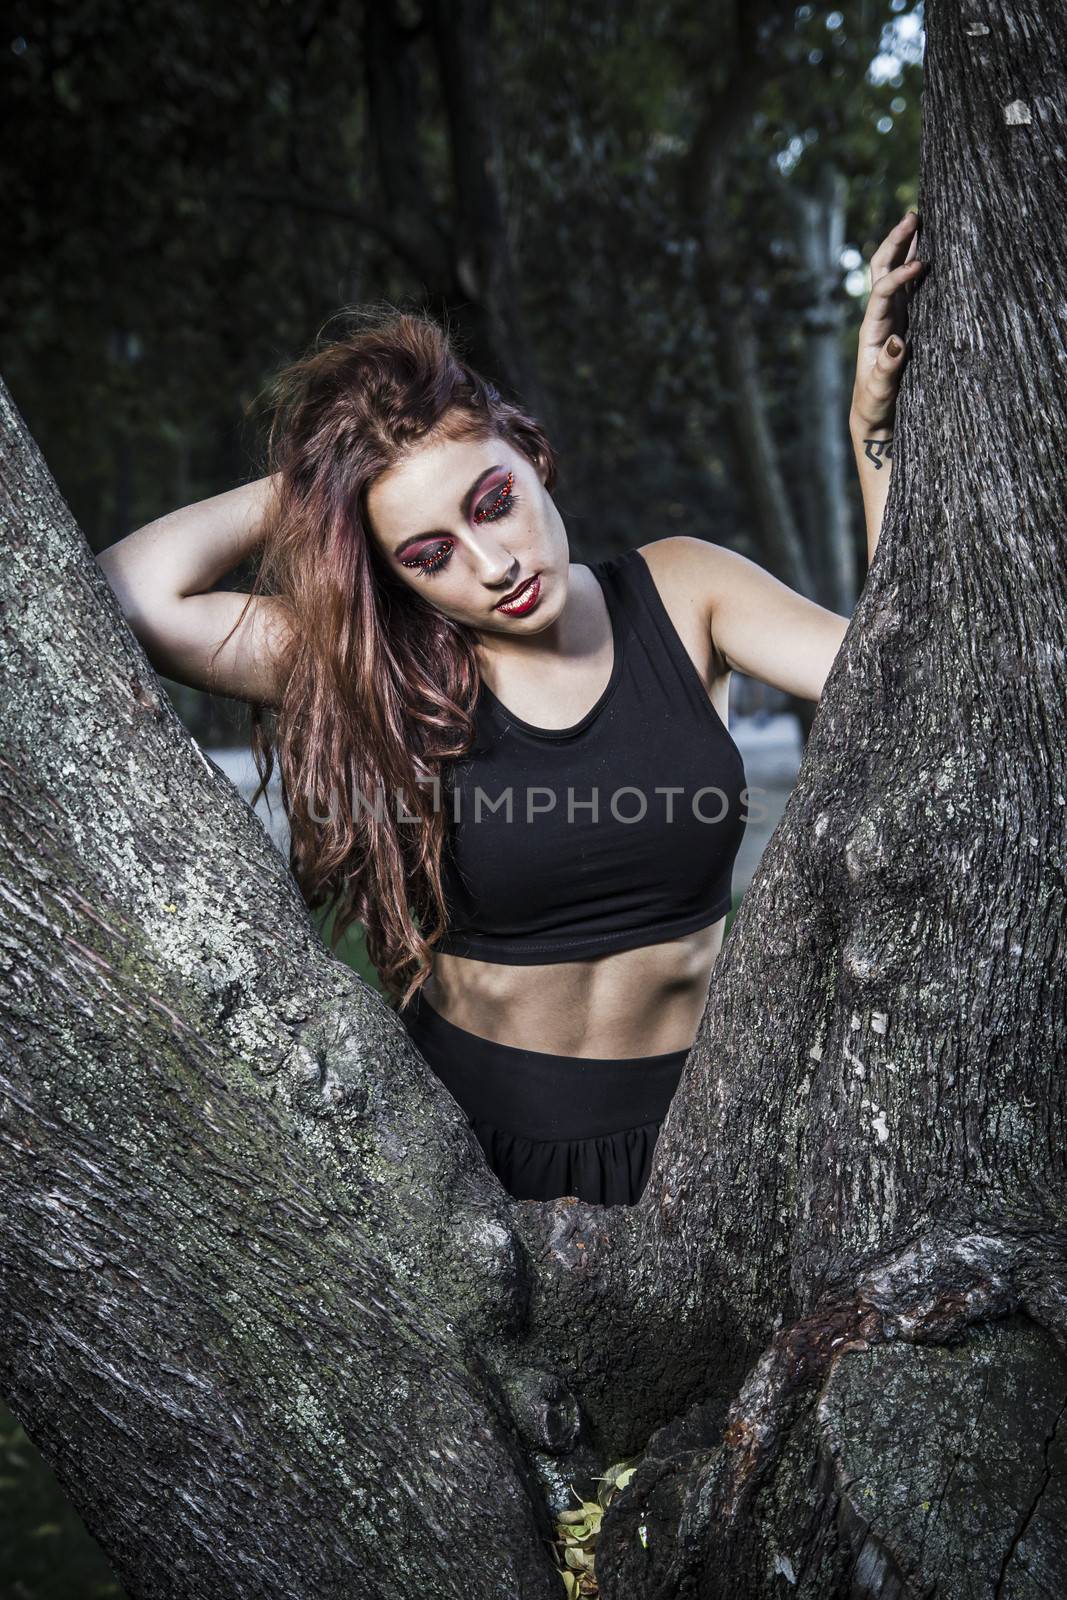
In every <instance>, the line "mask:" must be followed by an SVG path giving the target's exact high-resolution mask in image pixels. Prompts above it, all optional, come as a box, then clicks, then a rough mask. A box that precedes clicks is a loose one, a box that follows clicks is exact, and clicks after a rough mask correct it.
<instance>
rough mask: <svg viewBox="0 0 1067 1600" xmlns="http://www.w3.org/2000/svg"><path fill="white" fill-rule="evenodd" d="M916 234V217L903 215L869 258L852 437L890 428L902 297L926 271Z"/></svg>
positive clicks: (901, 349)
mask: <svg viewBox="0 0 1067 1600" xmlns="http://www.w3.org/2000/svg"><path fill="white" fill-rule="evenodd" d="M918 228H919V217H918V213H917V212H915V211H909V212H907V213H906V215H905V216H904V217H903V218H902V219H901V220H900V222H898V223H897V225H896V227H895V228H894V229H893V230H892V231H891V232H890V233H888V234H886V237H885V238H884V239H883V240H882V242H881V244H880V245H879V246H878V248H877V250H876V251H875V252H874V254H873V255H872V257H871V262H870V266H871V293H870V297H869V298H868V301H867V309H866V311H865V312H864V314H863V321H862V322H861V324H860V331H859V348H858V350H857V352H856V380H855V384H854V386H853V390H852V410H851V413H850V418H849V421H850V424H851V426H852V431H853V432H854V433H855V432H862V433H864V434H872V433H877V432H879V431H884V430H886V429H891V428H892V426H893V417H894V413H895V412H896V406H897V390H898V389H899V387H900V377H901V373H902V372H903V370H904V362H905V360H906V357H907V352H908V343H907V339H906V337H905V336H906V333H907V294H908V290H909V288H910V286H911V285H912V284H913V283H915V282H916V281H917V280H918V279H919V278H921V277H922V274H923V270H924V269H925V267H926V265H927V263H926V262H925V261H921V260H920V259H919V258H918V256H917V255H916V249H917V246H918V240H919V232H918Z"/></svg>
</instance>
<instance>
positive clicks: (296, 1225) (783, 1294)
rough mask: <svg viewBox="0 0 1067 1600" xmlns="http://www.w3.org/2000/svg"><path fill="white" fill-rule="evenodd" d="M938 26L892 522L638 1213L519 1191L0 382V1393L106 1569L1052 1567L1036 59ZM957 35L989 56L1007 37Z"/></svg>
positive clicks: (353, 1572)
mask: <svg viewBox="0 0 1067 1600" xmlns="http://www.w3.org/2000/svg"><path fill="white" fill-rule="evenodd" d="M987 16H989V17H990V19H991V20H990V21H988V22H986V21H982V22H980V23H979V22H977V21H973V22H972V21H968V20H965V19H961V18H960V16H959V14H958V13H957V11H956V9H955V8H954V7H953V6H952V5H950V4H949V3H948V0H941V3H940V4H939V5H937V6H935V7H933V8H931V12H930V15H929V19H928V20H929V27H930V37H929V53H928V77H927V88H926V128H925V134H924V140H925V142H924V157H923V174H922V197H921V211H922V214H923V218H924V226H923V240H922V244H923V252H924V254H925V255H926V256H928V257H929V259H930V260H931V263H932V266H931V270H930V273H929V275H928V277H927V280H926V282H925V283H924V285H923V287H922V289H921V290H920V292H919V294H918V295H917V297H916V305H915V320H914V323H913V338H914V350H913V355H912V358H911V361H910V363H909V368H908V372H907V376H906V379H905V385H904V393H903V396H902V401H901V415H900V428H899V434H898V446H897V455H896V459H895V467H894V474H893V483H892V491H891V497H890V503H889V506H888V509H887V515H886V526H885V531H884V533H883V537H882V541H881V543H880V545H879V549H878V552H877V556H876V559H875V562H874V565H873V568H872V571H871V573H870V576H869V578H868V581H867V584H866V587H865V589H864V592H863V594H862V596H861V599H860V602H859V605H858V606H857V609H856V612H855V614H854V616H853V619H852V623H851V626H850V628H849V631H848V634H847V636H846V638H845V641H844V644H843V646H842V649H841V653H840V655H839V657H838V660H837V661H836V663H835V665H834V668H833V670H832V672H831V674H830V679H829V682H828V684H827V687H826V693H825V695H824V698H823V701H822V703H821V704H820V707H819V711H818V715H817V717H816V721H815V726H814V729H813V732H812V737H811V741H810V744H809V748H808V750H807V753H806V756H805V760H804V763H803V766H802V769H801V773H800V776H799V779H798V782H797V785H796V788H795V790H794V793H793V795H792V797H791V800H790V804H789V807H788V809H787V812H786V815H785V817H784V819H783V821H782V823H781V825H780V827H779V829H778V830H777V832H776V834H775V836H774V838H773V839H772V841H771V843H770V845H769V846H768V848H767V851H766V852H765V854H764V856H763V859H762V862H761V865H760V868H759V871H758V873H757V875H756V878H755V879H754V881H753V883H752V885H751V887H750V889H749V891H748V893H747V895H746V898H745V903H744V905H743V907H742V908H741V911H740V913H739V915H738V917H737V920H736V922H735V924H734V927H733V930H732V932H731V935H730V938H729V940H728V942H727V945H726V947H725V950H724V952H723V955H722V957H721V959H720V961H719V962H718V964H717V967H716V970H715V975H714V981H713V984H712V987H711V990H710V993H709V997H708V1004H707V1007H706V1009H705V1013H704V1017H703V1019H702V1021H701V1025H700V1028H699V1031H698V1035H697V1039H696V1041H695V1044H694V1047H693V1051H692V1053H691V1056H690V1060H689V1062H688V1064H687V1069H686V1072H685V1074H684V1077H683V1080H682V1083H681V1085H680V1087H679V1090H678V1093H677V1095H676V1097H675V1100H674V1102H673V1104H672V1106H671V1109H670V1112H669V1114H668V1117H667V1120H666V1122H665V1124H664V1129H663V1133H662V1135H661V1139H660V1142H659V1145H658V1148H657V1152H656V1158H655V1162H654V1166H653V1171H652V1176H651V1179H650V1181H649V1186H648V1189H647V1191H646V1193H645V1195H644V1196H643V1198H642V1201H641V1203H640V1204H639V1205H637V1206H635V1207H633V1208H629V1209H628V1208H617V1209H606V1208H598V1207H592V1206H586V1205H580V1204H577V1203H574V1202H572V1201H569V1200H560V1201H556V1202H554V1203H552V1204H551V1205H539V1204H537V1203H534V1202H527V1203H519V1202H514V1201H512V1200H510V1198H509V1197H508V1196H506V1195H505V1194H504V1193H503V1192H502V1190H501V1189H500V1187H499V1185H498V1184H497V1183H496V1181H495V1179H493V1177H492V1176H491V1174H489V1172H488V1171H487V1169H486V1167H485V1165H484V1162H483V1160H482V1157H481V1152H480V1149H479V1147H478V1145H477V1143H476V1141H475V1139H474V1137H473V1134H472V1133H471V1132H470V1130H469V1129H468V1128H467V1127H466V1124H465V1120H464V1118H463V1116H462V1114H461V1112H460V1111H459V1108H458V1107H457V1106H456V1105H455V1103H454V1102H453V1101H452V1100H451V1098H450V1097H449V1096H448V1094H447V1092H446V1091H445V1090H444V1088H443V1086H442V1085H440V1084H439V1082H438V1081H437V1080H436V1079H435V1077H434V1076H433V1074H432V1073H431V1072H430V1071H429V1069H428V1068H427V1067H426V1065H425V1063H424V1062H423V1061H422V1060H421V1058H420V1057H419V1056H418V1054H417V1053H416V1052H415V1050H414V1049H413V1047H412V1046H411V1044H410V1041H409V1040H408V1039H407V1036H406V1034H405V1032H404V1030H403V1028H402V1026H401V1024H400V1023H399V1021H398V1019H397V1018H395V1016H393V1015H392V1013H391V1012H389V1010H388V1008H387V1007H386V1006H385V1004H384V1002H383V1001H382V1000H381V999H380V997H379V996H378V995H377V994H375V993H374V992H373V991H371V990H370V989H369V988H368V987H367V986H366V985H364V984H363V983H362V982H361V981H360V980H359V979H358V978H357V977H356V976H355V974H353V973H351V972H349V971H348V970H347V969H346V968H344V967H343V966H341V965H340V964H339V963H337V962H336V961H334V960H333V959H332V958H331V957H330V955H329V954H328V952H327V951H326V950H325V949H324V948H323V946H322V944H321V942H320V941H319V940H318V939H317V936H316V935H315V934H314V930H313V928H312V926H311V924H310V922H309V919H308V917H307V915H306V912H305V909H304V907H303V905H302V903H301V901H300V898H299V895H298V894H297V893H296V891H295V888H294V885H293V883H292V881H291V880H290V878H289V877H288V875H287V874H286V873H285V871H284V868H283V865H282V863H281V862H280V860H279V858H278V856H277V854H276V852H274V850H273V848H272V847H271V845H270V844H269V842H268V841H267V840H266V838H265V836H264V835H263V834H262V832H261V830H260V828H259V826H258V824H257V823H256V821H255V820H254V819H253V818H252V817H251V816H250V815H249V814H248V812H247V810H246V808H245V807H244V806H243V804H242V803H241V802H240V800H239V799H238V798H237V797H236V795H235V794H234V793H233V791H232V790H231V789H230V788H229V786H228V785H227V784H226V783H225V782H223V780H222V779H221V778H220V776H219V774H218V773H217V771H216V770H214V769H213V768H211V766H210V765H209V764H208V763H207V762H206V761H205V760H204V759H203V758H202V757H201V755H200V752H199V750H198V749H197V747H196V746H195V745H194V744H193V743H192V742H191V740H190V739H189V737H188V735H187V734H186V733H185V732H184V730H183V729H182V727H181V726H180V724H179V723H178V722H177V720H176V719H175V717H174V716H173V715H172V713H171V712H170V710H169V707H168V706H167V705H166V703H165V701H164V698H163V696H162V695H161V693H160V690H159V686H158V684H157V683H156V681H155V680H154V677H153V675H152V673H151V671H150V669H149V667H148V664H147V662H146V661H145V658H144V655H143V653H142V652H141V651H140V649H139V647H138V646H137V644H136V643H135V641H134V640H133V639H132V637H131V635H130V633H129V631H128V629H127V628H126V627H125V625H124V623H123V621H122V619H121V617H120V616H119V614H118V611H117V609H116V606H115V604H114V602H113V600H112V598H111V595H110V591H109V590H108V588H107V585H106V583H105V581H104V579H103V577H102V575H101V573H100V572H99V570H98V569H97V568H96V567H95V566H94V564H93V562H92V560H91V558H90V555H89V552H88V549H87V546H86V545H85V542H84V540H83V539H82V538H81V536H80V535H79V534H78V532H77V530H76V528H74V527H73V525H72V523H71V520H70V517H69V514H68V513H67V511H66V508H65V506H64V505H63V503H62V501H61V500H60V498H59V496H58V494H57V492H56V490H55V487H54V485H53V484H52V483H51V480H50V479H49V477H48V475H47V472H46V471H45V469H44V467H43V464H42V463H41V461H40V458H39V456H38V455H37V453H36V451H35V450H34V449H33V446H32V443H31V441H30V440H29V439H28V438H27V437H26V435H25V432H24V430H23V429H22V428H21V425H20V424H19V421H18V419H17V417H16V416H15V415H14V413H13V411H12V410H11V408H10V406H9V405H7V402H6V400H5V405H6V406H7V409H6V414H5V415H4V417H3V418H2V419H0V423H2V435H0V436H2V439H3V448H4V451H5V460H4V473H3V510H4V513H5V520H6V524H7V533H6V549H5V553H4V561H3V564H2V567H0V661H2V667H3V691H4V692H3V696H2V699H0V830H2V841H3V842H2V848H0V906H2V912H0V1296H2V1299H0V1305H2V1317H3V1323H2V1338H0V1386H2V1387H3V1389H4V1391H5V1392H6V1393H7V1394H8V1395H9V1397H10V1403H11V1407H12V1409H13V1411H14V1412H15V1414H16V1415H17V1416H18V1417H19V1419H20V1420H21V1421H22V1422H23V1424H24V1426H25V1427H26V1428H27V1431H28V1432H29V1433H30V1435H31V1437H32V1438H33V1439H34V1440H35V1441H36V1442H37V1443H38V1445H39V1446H40V1447H41V1449H42V1450H43V1452H44V1454H45V1456H46V1457H47V1459H48V1460H49V1461H50V1462H51V1463H52V1464H53V1466H54V1467H55V1468H56V1470H57V1472H58V1475H59V1477H60V1480H61V1481H62V1483H63V1484H64V1486H65V1487H66V1489H67V1490H68V1492H69V1494H70V1496H71V1498H72V1500H73V1502H74V1504H75V1506H76V1507H77V1509H78V1510H79V1511H80V1512H81V1514H82V1515H83V1517H84V1518H85V1520H86V1522H87V1524H88V1526H89V1529H90V1531H91V1532H92V1533H93V1534H94V1535H95V1536H96V1537H97V1538H98V1539H99V1541H100V1543H101V1544H102V1546H103V1547H104V1549H105V1550H106V1552H107V1553H108V1555H109V1557H110V1558H111V1560H112V1562H113V1564H114V1566H115V1569H116V1572H117V1575H118V1577H119V1579H120V1581H121V1582H122V1584H123V1586H124V1587H125V1589H126V1590H127V1592H128V1593H129V1594H130V1596H131V1597H133V1600H139V1597H141V1596H145V1597H148V1596H150V1597H152V1600H171V1597H173V1600H178V1597H179V1596H180V1597H182V1600H190V1597H201V1596H203V1597H208V1596H211V1597H213V1600H214V1597H217V1596H219V1595H222V1594H225V1595H227V1596H233V1597H249V1600H252V1597H256V1600H260V1597H264V1596H269V1597H271V1600H274V1597H284V1600H287V1597H290V1596H292V1597H297V1596H299V1597H301V1600H307V1597H310V1596H312V1595H314V1596H316V1597H326V1600H329V1597H333V1596H346V1597H347V1596H351V1595H353V1594H358V1595H359V1596H360V1597H361V1600H364V1597H369V1600H377V1597H379V1596H380V1597H383V1600H384V1597H385V1596H389V1597H391V1600H395V1597H401V1600H406V1597H408V1596H411V1597H415V1596H419V1597H420V1600H421V1597H424V1596H427V1595H432V1596H434V1597H435V1600H436V1597H452V1596H456V1597H457V1600H458V1597H460V1596H463V1597H465V1600H466V1597H469V1596H470V1595H471V1594H472V1593H476V1594H479V1595H481V1594H486V1595H492V1596H500V1597H501V1600H503V1597H504V1596H507V1597H509V1600H510V1597H514V1596H520V1597H527V1596H531V1597H533V1596H536V1597H540V1596H546V1597H548V1596H556V1595H558V1594H559V1593H560V1592H561V1585H560V1582H559V1579H558V1578H557V1577H556V1576H555V1575H554V1573H553V1571H552V1565H551V1562H550V1560H549V1557H548V1552H547V1546H546V1545H545V1544H544V1543H543V1542H542V1541H543V1539H544V1538H545V1536H546V1534H547V1532H548V1531H549V1519H548V1516H547V1509H546V1508H547V1507H553V1508H559V1507H561V1506H563V1505H564V1504H566V1503H567V1502H568V1495H567V1485H568V1483H569V1481H572V1480H575V1481H577V1482H578V1483H579V1486H586V1485H588V1484H589V1482H590V1480H589V1477H588V1475H589V1474H591V1473H594V1472H600V1471H602V1470H603V1468H604V1466H605V1465H606V1464H607V1463H609V1462H611V1461H613V1460H617V1459H618V1458H619V1457H620V1456H622V1455H626V1454H629V1453H631V1452H633V1453H636V1452H643V1455H642V1460H641V1462H640V1465H639V1466H638V1469H637V1472H636V1474H635V1475H634V1477H633V1479H632V1480H631V1482H630V1483H629V1485H628V1486H627V1487H626V1488H625V1489H624V1490H623V1491H622V1492H620V1493H619V1495H618V1496H617V1497H616V1499H615V1500H614V1501H613V1503H612V1506H611V1508H610V1510H609V1512H608V1514H607V1516H606V1517H605V1520H604V1525H603V1530H602V1533H601V1536H600V1544H599V1546H598V1551H597V1567H598V1576H599V1577H600V1580H601V1592H602V1594H603V1595H604V1596H605V1597H606V1600H624V1597H625V1600H641V1597H651V1596H653V1595H655V1596H658V1597H661V1600H667V1597H674V1596H682V1595H699V1596H708V1597H710V1596H719V1595H722V1594H724V1593H729V1594H730V1595H731V1596H754V1597H760V1600H762V1597H764V1596H768V1597H770V1596H779V1595H799V1596H804V1597H805V1600H838V1597H840V1600H845V1597H846V1596H860V1595H863V1596H876V1597H882V1596H901V1595H918V1594H932V1593H933V1592H935V1588H936V1592H938V1593H941V1594H945V1595H952V1596H953V1597H956V1596H970V1595H972V1594H973V1595H975V1596H977V1595H1002V1596H1008V1595H1011V1596H1014V1597H1029V1596H1031V1595H1032V1596H1035V1597H1036V1596H1037V1595H1039V1594H1050V1593H1062V1592H1064V1591H1065V1590H1067V1535H1065V1532H1064V1528H1065V1517H1064V1508H1063V1497H1064V1480H1065V1462H1064V1452H1063V1440H1064V1427H1065V1425H1064V1423H1063V1420H1062V1417H1063V1411H1064V1403H1065V1400H1067V1370H1065V1368H1067V1362H1065V1349H1067V1232H1065V1213H1067V1195H1065V1182H1064V1179H1065V1171H1064V1167H1065V1152H1064V1138H1063V1131H1064V1097H1065V1076H1064V1073H1063V1065H1064V1045H1065V1032H1067V1021H1065V1018H1067V1005H1065V994H1064V989H1065V984H1067V976H1065V964H1064V961H1063V950H1062V941H1063V935H1062V926H1063V913H1064V880H1063V860H1064V845H1065V837H1064V835H1065V814H1067V808H1065V796H1067V772H1065V769H1064V759H1063V749H1064V733H1065V728H1064V720H1065V712H1064V706H1065V689H1067V583H1065V577H1064V570H1063V562H1062V559H1061V556H1062V552H1061V550H1060V544H1061V543H1062V527H1063V514H1064V498H1065V497H1064V471H1063V464H1062V456H1061V453H1060V440H1061V438H1062V435H1063V430H1064V425H1065V422H1067V417H1065V414H1064V413H1065V409H1067V385H1065V384H1064V382H1063V377H1064V374H1063V364H1064V362H1063V352H1064V344H1065V334H1067V326H1065V321H1067V319H1065V314H1064V309H1063V308H1064V305H1065V303H1067V261H1065V257H1064V252H1063V250H1062V239H1063V232H1064V220H1065V210H1067V207H1065V197H1064V184H1065V174H1064V165H1063V161H1062V159H1061V156H1062V149H1063V144H1064V137H1065V130H1064V121H1065V119H1064V84H1063V81H1062V78H1061V77H1059V76H1057V75H1056V74H1057V72H1058V71H1059V68H1058V65H1057V64H1058V63H1059V62H1061V61H1062V60H1063V59H1064V51H1065V48H1067V21H1065V19H1064V17H1063V14H1062V12H1061V11H1059V10H1058V9H1057V8H1056V7H1054V5H1053V4H1052V0H1041V3H1040V4H1039V3H1038V0H1020V3H1015V4H1010V5H1009V4H1005V5H1002V6H1001V7H999V8H998V9H997V11H996V12H995V14H994V13H988V12H987ZM982 30H985V31H982Z"/></svg>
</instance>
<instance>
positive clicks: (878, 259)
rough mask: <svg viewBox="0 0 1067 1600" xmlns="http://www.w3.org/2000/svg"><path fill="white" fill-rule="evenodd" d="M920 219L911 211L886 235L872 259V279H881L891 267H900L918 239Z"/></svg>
mask: <svg viewBox="0 0 1067 1600" xmlns="http://www.w3.org/2000/svg"><path fill="white" fill-rule="evenodd" d="M918 222H919V219H918V217H917V216H916V214H915V212H914V211H909V212H908V214H907V216H906V217H902V218H901V220H900V221H899V222H898V223H897V225H896V227H895V228H892V229H891V230H890V231H889V233H887V234H886V236H885V238H884V239H883V240H882V242H881V244H880V245H879V246H878V248H877V250H876V251H875V252H874V254H873V255H872V257H871V278H872V280H874V279H877V278H880V277H881V275H882V273H883V272H888V271H889V269H890V268H891V267H895V266H897V265H899V263H900V262H901V260H902V259H903V257H904V253H905V250H906V249H908V250H910V249H911V248H912V246H913V245H914V242H915V240H916V239H917V238H918V236H919V235H918Z"/></svg>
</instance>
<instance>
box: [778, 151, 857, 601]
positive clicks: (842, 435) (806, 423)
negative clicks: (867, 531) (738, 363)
mask: <svg viewBox="0 0 1067 1600" xmlns="http://www.w3.org/2000/svg"><path fill="white" fill-rule="evenodd" d="M779 192H780V193H781V194H782V196H783V198H785V197H788V201H789V203H790V204H791V207H792V215H793V221H794V228H795V232H796V241H797V254H798V256H799V258H800V262H801V264H802V266H803V268H804V270H805V273H806V276H807V281H808V284H809V285H810V289H809V299H808V301H807V303H806V305H805V306H804V308H803V311H802V313H801V321H802V324H803V327H804V346H805V391H806V401H807V403H806V405H805V408H804V411H803V413H802V415H801V418H800V422H801V426H802V428H803V430H804V437H805V441H806V449H805V456H806V459H807V461H808V462H809V464H810V477H809V478H808V480H807V488H808V491H809V502H810V503H809V510H808V515H807V518H806V521H807V526H808V537H807V540H806V547H807V549H808V551H809V552H810V555H809V558H808V559H809V563H810V565H811V568H812V579H813V581H814V584H815V588H814V591H813V593H812V596H811V598H812V599H813V600H817V601H818V602H819V604H820V605H823V606H827V607H829V609H830V610H831V611H836V612H837V613H838V614H839V615H840V616H843V617H847V616H851V614H852V608H853V606H854V605H855V603H856V543H855V539H854V537H853V530H852V513H851V507H850V503H849V496H848V488H847V484H848V475H849V471H850V449H849V440H848V434H847V430H846V427H845V418H846V416H847V415H848V393H847V390H846V388H845V372H844V370H843V363H842V355H841V344H842V334H843V332H844V328H845V318H846V303H845V300H844V297H843V294H842V287H841V280H842V270H841V253H842V251H843V250H844V247H845V201H846V198H847V192H848V184H847V183H846V181H845V178H844V175H843V174H842V173H840V172H838V171H837V170H836V169H835V168H833V167H832V166H830V165H829V164H827V163H824V164H823V165H822V166H821V167H820V168H819V176H818V181H817V183H816V186H815V190H814V192H813V193H810V194H808V193H805V192H804V191H803V190H801V189H800V188H799V187H798V186H797V185H796V184H789V183H782V184H780V185H779Z"/></svg>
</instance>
